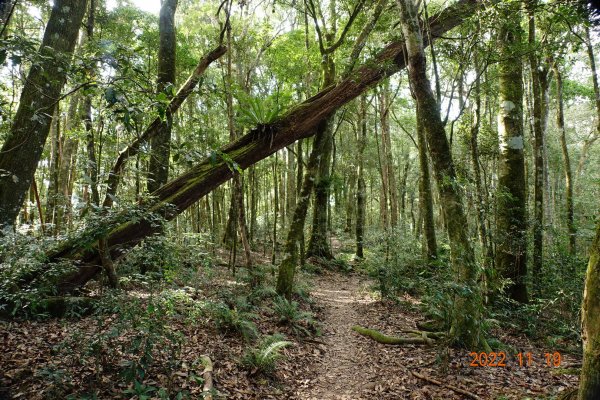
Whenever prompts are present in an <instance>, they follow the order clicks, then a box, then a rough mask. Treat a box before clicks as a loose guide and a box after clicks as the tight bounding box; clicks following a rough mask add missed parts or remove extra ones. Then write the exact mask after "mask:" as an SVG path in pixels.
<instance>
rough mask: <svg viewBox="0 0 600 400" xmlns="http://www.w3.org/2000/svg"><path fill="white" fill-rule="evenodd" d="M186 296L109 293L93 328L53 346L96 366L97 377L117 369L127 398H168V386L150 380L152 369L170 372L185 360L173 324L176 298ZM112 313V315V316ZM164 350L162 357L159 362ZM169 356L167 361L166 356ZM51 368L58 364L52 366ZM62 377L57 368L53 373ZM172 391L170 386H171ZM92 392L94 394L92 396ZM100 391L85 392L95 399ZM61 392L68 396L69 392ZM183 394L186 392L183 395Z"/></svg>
mask: <svg viewBox="0 0 600 400" xmlns="http://www.w3.org/2000/svg"><path fill="white" fill-rule="evenodd" d="M179 302H185V300H182V297H181V296H179V297H177V296H173V295H170V294H167V295H165V296H163V295H159V296H150V297H148V298H146V299H143V300H142V299H139V298H136V297H132V296H129V295H124V294H122V293H118V292H114V293H113V292H109V293H108V294H107V295H105V296H104V298H103V299H102V302H101V304H100V305H99V307H98V311H97V314H96V317H95V318H94V319H92V320H91V321H90V322H91V323H92V324H94V326H93V333H92V334H91V335H89V334H88V331H87V330H86V331H85V332H83V331H79V330H75V331H73V332H72V333H71V335H70V336H69V337H68V338H67V339H66V340H65V341H63V342H62V343H60V344H59V345H58V346H55V347H54V349H53V351H54V353H55V354H57V355H58V356H60V358H72V359H73V362H75V363H77V364H79V367H80V368H82V369H86V370H90V371H94V373H95V374H96V376H95V379H97V380H101V379H102V375H103V374H111V373H118V374H119V375H120V377H121V382H122V383H124V384H125V385H128V386H129V387H128V388H127V389H125V390H124V391H123V394H124V395H127V396H128V397H131V396H138V398H140V399H141V398H147V399H148V398H150V397H156V396H157V395H159V398H169V396H168V395H167V396H166V397H165V396H161V395H160V393H165V392H166V390H165V389H164V388H157V387H154V386H151V385H148V384H147V383H146V382H147V381H149V380H151V379H152V374H153V373H158V374H164V375H167V376H168V375H169V374H170V373H171V371H172V370H173V369H175V368H178V366H179V363H180V352H181V345H182V343H183V336H182V335H181V333H180V332H178V331H177V329H176V327H175V326H174V324H173V317H174V313H175V310H177V307H176V303H179ZM107 315H110V316H111V317H110V318H107ZM159 353H160V354H161V358H162V359H163V361H161V363H160V364H159V363H157V362H156V359H157V358H158V356H159ZM165 354H166V355H167V359H166V361H164V358H163V356H164V355H165ZM48 368H49V369H48V371H49V372H48V373H50V372H52V371H53V367H52V366H50V367H48ZM53 376H55V377H57V376H58V375H57V373H54V375H53ZM167 392H168V391H167ZM90 396H91V397H90ZM94 396H95V394H81V396H80V397H74V396H73V395H71V397H70V398H94ZM58 397H64V394H63V395H61V396H58ZM180 398H182V397H180Z"/></svg>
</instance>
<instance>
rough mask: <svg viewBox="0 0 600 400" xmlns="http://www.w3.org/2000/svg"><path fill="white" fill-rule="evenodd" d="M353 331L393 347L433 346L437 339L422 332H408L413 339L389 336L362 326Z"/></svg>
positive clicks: (353, 328) (354, 328)
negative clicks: (409, 345)
mask: <svg viewBox="0 0 600 400" xmlns="http://www.w3.org/2000/svg"><path fill="white" fill-rule="evenodd" d="M352 330H353V331H355V332H357V333H358V334H360V335H363V336H366V337H370V338H371V339H373V340H374V341H376V342H377V343H382V344H393V345H402V344H426V345H429V346H431V345H433V344H434V342H435V340H436V339H437V338H434V337H432V336H431V334H430V333H427V332H421V331H408V332H409V333H411V334H413V335H414V336H412V337H397V336H387V335H384V334H383V333H381V332H379V331H376V330H374V329H368V328H363V327H362V326H358V325H356V326H353V327H352Z"/></svg>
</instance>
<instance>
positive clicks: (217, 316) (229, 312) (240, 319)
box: [209, 303, 258, 340]
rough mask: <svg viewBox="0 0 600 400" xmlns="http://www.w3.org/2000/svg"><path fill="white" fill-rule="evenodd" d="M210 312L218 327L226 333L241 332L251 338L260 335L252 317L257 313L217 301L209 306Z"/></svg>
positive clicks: (246, 337) (255, 316)
mask: <svg viewBox="0 0 600 400" xmlns="http://www.w3.org/2000/svg"><path fill="white" fill-rule="evenodd" d="M209 311H210V314H211V316H212V319H213V321H214V322H215V325H216V327H217V329H218V330H219V331H221V332H224V333H239V334H241V335H242V336H243V337H244V339H246V340H250V339H254V338H256V337H257V336H258V329H257V328H256V324H255V323H254V322H253V321H252V319H255V318H258V316H257V315H256V314H253V313H249V312H244V311H239V310H238V309H237V308H233V309H231V308H229V307H228V306H227V305H226V304H223V303H217V304H214V305H211V306H210V307H209Z"/></svg>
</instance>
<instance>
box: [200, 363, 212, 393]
mask: <svg viewBox="0 0 600 400" xmlns="http://www.w3.org/2000/svg"><path fill="white" fill-rule="evenodd" d="M200 359H201V361H202V365H204V372H202V379H204V385H203V386H202V396H203V397H202V398H203V399H204V400H212V399H213V379H212V373H213V363H212V361H211V359H210V357H208V356H202V357H201V358H200Z"/></svg>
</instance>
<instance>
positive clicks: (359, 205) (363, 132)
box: [356, 94, 367, 259]
mask: <svg viewBox="0 0 600 400" xmlns="http://www.w3.org/2000/svg"><path fill="white" fill-rule="evenodd" d="M359 126H360V133H359V135H360V136H359V139H358V144H357V146H356V147H357V152H358V155H357V156H358V173H357V176H358V177H357V183H356V257H357V258H359V259H362V258H364V257H365V255H364V240H365V214H366V212H367V204H366V199H367V186H366V185H365V148H366V147H367V97H366V95H364V94H363V95H362V96H360V114H359Z"/></svg>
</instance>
